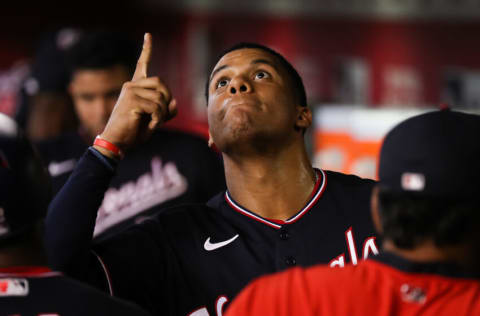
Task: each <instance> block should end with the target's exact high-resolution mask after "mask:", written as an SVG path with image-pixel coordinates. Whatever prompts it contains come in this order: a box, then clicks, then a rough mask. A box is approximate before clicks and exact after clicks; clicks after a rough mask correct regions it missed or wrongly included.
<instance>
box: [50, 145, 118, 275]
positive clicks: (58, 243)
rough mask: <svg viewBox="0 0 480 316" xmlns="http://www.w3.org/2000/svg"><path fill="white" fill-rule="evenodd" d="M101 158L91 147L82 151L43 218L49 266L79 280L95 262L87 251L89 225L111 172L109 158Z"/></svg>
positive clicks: (88, 247) (91, 233)
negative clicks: (80, 156) (72, 170)
mask: <svg viewBox="0 0 480 316" xmlns="http://www.w3.org/2000/svg"><path fill="white" fill-rule="evenodd" d="M101 158H102V157H99V156H98V152H94V150H93V149H91V148H89V149H88V150H87V151H86V152H85V154H84V155H83V156H82V158H81V159H80V161H79V163H78V165H77V166H76V168H75V170H74V172H73V173H72V175H71V176H70V178H69V179H68V181H67V183H66V184H65V185H64V186H63V188H62V189H61V190H60V191H59V193H58V194H57V195H56V196H55V198H54V199H53V201H52V202H51V204H50V207H49V210H48V214H47V218H46V222H45V226H46V230H45V246H46V250H47V254H48V259H49V263H50V265H51V267H52V268H53V269H55V270H59V271H63V272H64V273H66V274H67V275H70V276H72V277H74V278H77V279H80V280H86V278H87V273H88V270H89V267H91V265H92V264H94V265H98V263H97V262H98V260H97V259H96V258H95V257H94V256H92V255H91V251H90V249H91V244H92V235H93V229H94V227H95V219H96V216H97V210H98V208H99V206H100V204H101V202H102V200H103V195H104V193H105V190H107V188H108V185H109V183H110V180H111V178H112V176H113V175H114V169H115V165H114V163H113V161H107V160H102V159H101ZM103 158H104V157H103ZM104 159H105V158H104Z"/></svg>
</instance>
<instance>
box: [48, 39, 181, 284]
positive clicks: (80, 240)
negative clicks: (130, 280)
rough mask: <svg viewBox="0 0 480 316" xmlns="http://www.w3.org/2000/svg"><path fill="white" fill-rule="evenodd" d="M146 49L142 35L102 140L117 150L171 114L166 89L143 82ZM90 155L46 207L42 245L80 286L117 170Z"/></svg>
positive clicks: (147, 43) (149, 43) (95, 153)
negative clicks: (132, 68)
mask: <svg viewBox="0 0 480 316" xmlns="http://www.w3.org/2000/svg"><path fill="white" fill-rule="evenodd" d="M151 49H152V41H151V36H150V34H146V35H145V42H144V46H143V49H142V53H141V55H140V58H139V59H138V64H137V68H136V71H135V75H134V76H133V78H132V81H129V82H127V83H125V84H124V85H123V88H122V92H121V94H120V97H119V99H118V101H117V103H116V105H115V108H114V110H113V113H112V115H111V117H110V119H109V121H108V124H107V126H106V127H105V130H104V132H103V133H102V135H101V137H102V138H104V139H105V140H107V141H109V142H111V143H113V144H115V145H117V146H118V147H120V148H121V149H122V150H125V149H127V148H128V147H129V146H132V145H133V144H134V143H135V142H136V141H137V140H139V139H140V137H143V136H145V135H146V134H147V135H148V133H150V132H151V131H152V130H153V129H154V128H155V127H156V126H157V125H158V124H160V123H161V122H164V121H166V120H167V119H169V118H171V117H172V116H173V115H174V114H175V101H172V99H171V95H170V91H169V90H168V88H167V87H166V86H165V85H164V84H163V83H162V82H161V81H160V79H159V78H157V77H147V71H148V64H149V61H150V56H151ZM95 149H96V150H95ZM95 149H93V148H89V149H88V150H87V151H86V153H85V154H84V155H83V157H82V158H81V159H80V160H79V162H78V164H77V166H76V167H75V170H74V171H73V173H72V175H71V176H70V177H69V179H68V181H67V183H66V184H65V185H64V186H63V187H62V189H61V190H60V191H59V192H58V194H57V195H56V196H55V198H54V199H53V201H52V202H51V203H50V207H49V211H48V215H47V218H46V231H45V244H46V248H47V253H48V257H49V262H50V265H51V266H53V267H55V269H57V270H60V271H63V272H65V273H67V274H68V275H70V276H73V277H75V278H78V279H82V280H86V279H87V275H89V273H90V270H89V267H90V266H91V265H92V263H93V264H98V260H97V259H96V258H93V259H92V256H91V252H90V249H91V246H92V236H93V231H94V227H95V220H96V218H97V211H98V209H99V207H100V205H101V203H102V200H103V197H104V193H105V191H106V190H107V189H108V187H109V184H110V181H111V179H112V177H113V175H114V170H115V167H116V161H115V160H114V159H108V158H106V157H105V156H107V157H112V156H111V155H112V152H110V151H109V150H106V149H104V148H102V147H99V146H95ZM99 151H100V152H101V153H102V154H104V156H102V154H101V153H99ZM92 284H93V285H98V284H97V283H96V282H92Z"/></svg>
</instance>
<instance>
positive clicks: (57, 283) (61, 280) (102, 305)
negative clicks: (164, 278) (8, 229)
mask: <svg viewBox="0 0 480 316" xmlns="http://www.w3.org/2000/svg"><path fill="white" fill-rule="evenodd" d="M29 281H30V282H35V283H37V286H35V287H33V288H32V289H31V291H32V293H33V291H35V293H40V291H42V292H49V293H51V294H52V298H53V297H55V301H56V302H57V306H58V308H59V309H62V310H63V311H69V310H71V311H72V314H76V312H82V313H83V312H88V313H91V314H90V315H97V314H98V315H100V314H103V313H104V312H115V313H116V314H117V315H148V313H147V312H145V311H143V310H142V309H140V308H139V307H138V306H136V305H134V304H132V303H129V302H126V301H122V300H119V299H117V298H113V297H111V296H109V295H107V294H106V293H104V292H102V291H100V290H97V289H95V288H93V287H91V286H88V285H86V284H83V283H81V282H79V281H76V280H73V279H71V278H69V277H65V276H54V277H46V278H40V279H37V278H31V279H29ZM54 293H55V295H53V294H54ZM33 299H35V297H34V298H33ZM42 300H44V298H43V299H42ZM59 302H61V303H59ZM39 303H40V304H41V305H44V303H45V304H48V303H47V302H46V301H44V302H41V301H40V302H39ZM32 304H34V302H32ZM66 307H68V308H67V309H65V308H66Z"/></svg>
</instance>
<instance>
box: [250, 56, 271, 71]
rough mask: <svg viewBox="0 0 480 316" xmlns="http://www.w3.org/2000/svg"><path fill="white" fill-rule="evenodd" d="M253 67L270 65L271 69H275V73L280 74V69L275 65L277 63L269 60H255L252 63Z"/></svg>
mask: <svg viewBox="0 0 480 316" xmlns="http://www.w3.org/2000/svg"><path fill="white" fill-rule="evenodd" d="M251 64H252V65H254V64H266V65H269V66H270V67H272V68H273V69H275V71H277V72H278V68H277V66H276V65H275V63H273V62H271V61H270V60H268V59H255V60H253V61H252V62H251Z"/></svg>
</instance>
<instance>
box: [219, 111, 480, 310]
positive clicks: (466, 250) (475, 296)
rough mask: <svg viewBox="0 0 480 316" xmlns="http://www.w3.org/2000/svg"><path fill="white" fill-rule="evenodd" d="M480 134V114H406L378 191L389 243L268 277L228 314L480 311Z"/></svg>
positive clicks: (390, 143) (379, 215)
mask: <svg viewBox="0 0 480 316" xmlns="http://www.w3.org/2000/svg"><path fill="white" fill-rule="evenodd" d="M479 134H480V116H477V115H471V114H463V113H459V112H452V111H449V110H444V111H438V112H432V113H427V114H424V115H420V116H416V117H414V118H411V119H408V120H406V121H405V122H403V123H401V124H399V125H398V126H397V127H395V128H394V129H393V130H392V131H391V132H390V133H389V134H388V135H387V137H386V138H385V141H384V143H383V147H382V150H381V155H380V165H379V177H380V182H379V185H378V187H377V188H376V189H375V190H374V194H373V196H372V212H373V217H374V219H375V220H376V221H375V222H376V226H377V229H378V231H379V232H380V234H381V235H383V237H384V239H383V250H384V251H382V253H381V254H380V255H379V256H377V257H374V258H372V259H371V260H367V261H364V262H362V263H360V264H358V265H357V266H348V267H345V268H344V269H333V270H332V269H329V268H328V267H324V266H318V267H312V268H309V269H305V270H302V269H293V270H290V271H286V272H284V273H281V274H278V275H274V276H267V277H263V278H260V279H259V280H257V281H255V282H254V283H253V284H251V285H250V286H248V287H247V288H246V289H245V290H244V291H243V292H242V293H241V294H240V295H239V296H238V297H237V299H236V300H235V301H234V302H233V303H232V305H231V306H230V308H229V310H228V312H227V316H237V315H262V316H268V315H275V316H282V315H288V316H293V315H302V316H310V315H340V316H342V315H358V316H363V315H365V316H367V315H368V316H375V315H379V316H380V315H382V316H383V315H385V316H386V315H389V316H394V315H402V316H408V315H435V316H442V315H445V316H447V315H448V316H450V315H456V316H463V315H465V316H466V315H480V282H479V281H480V279H479V277H480V273H479V272H480V271H479V265H478V264H479V261H478V250H479V241H480V239H479V235H480V233H479V231H478V226H479V224H480V209H479V206H478V196H479V194H480V187H479V186H478V179H479V178H480V164H479V160H478V157H479V156H480V142H478V141H477V137H478V135H479ZM476 256H477V258H475V257H476Z"/></svg>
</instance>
